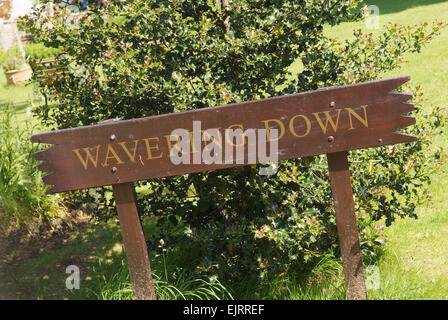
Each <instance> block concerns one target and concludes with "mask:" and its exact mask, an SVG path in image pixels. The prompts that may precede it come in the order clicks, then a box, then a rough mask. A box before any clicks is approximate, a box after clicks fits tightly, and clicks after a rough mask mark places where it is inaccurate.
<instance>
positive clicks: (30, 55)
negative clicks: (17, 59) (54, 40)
mask: <svg viewBox="0 0 448 320" xmlns="http://www.w3.org/2000/svg"><path fill="white" fill-rule="evenodd" d="M24 50H25V54H26V57H27V59H44V58H53V57H58V56H59V55H60V52H59V49H57V48H49V47H46V46H45V45H44V44H42V43H29V44H27V45H26V46H25V48H24Z"/></svg>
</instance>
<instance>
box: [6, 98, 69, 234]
mask: <svg viewBox="0 0 448 320" xmlns="http://www.w3.org/2000/svg"><path fill="white" fill-rule="evenodd" d="M0 113H1V114H0V231H2V232H5V233H7V232H10V231H13V230H17V229H19V228H25V229H27V230H28V231H29V232H30V233H31V232H33V231H37V230H36V229H38V228H39V226H40V225H46V226H50V227H51V226H52V222H53V219H55V218H59V217H61V213H62V212H63V206H62V205H61V203H62V201H61V200H62V199H60V198H59V197H58V196H50V195H46V194H45V189H46V188H45V186H44V185H42V182H41V173H40V171H38V170H37V164H38V161H36V160H35V159H34V152H36V151H37V146H36V145H33V144H32V143H31V141H30V140H29V137H30V135H31V133H32V127H30V126H29V125H28V124H26V126H25V127H23V128H20V127H17V126H15V125H14V123H15V122H16V121H15V119H14V111H13V110H12V108H10V107H9V106H7V107H4V106H3V107H2V108H1V109H0Z"/></svg>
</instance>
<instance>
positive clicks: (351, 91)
mask: <svg viewBox="0 0 448 320" xmlns="http://www.w3.org/2000/svg"><path fill="white" fill-rule="evenodd" d="M408 80H409V77H399V78H393V79H387V80H379V81H372V82H366V83H360V84H355V85H349V86H343V87H332V88H323V89H319V90H316V91H311V92H305V93H299V94H294V95H287V96H282V97H275V98H270V99H264V100H258V101H251V102H245V103H238V104H231V105H226V106H220V107H211V108H204V109H200V110H194V111H187V112H180V113H174V114H167V115H161V116H155V117H148V118H141V119H133V120H126V121H115V122H109V123H105V124H99V125H94V126H87V127H79V128H73V129H66V130H60V131H53V132H47V133H40V134H36V135H33V136H32V137H31V140H32V141H33V142H41V143H45V144H53V145H54V146H52V147H50V148H48V149H46V150H43V151H41V152H38V153H36V158H37V159H39V160H43V161H44V162H43V163H41V164H40V165H39V169H40V170H42V171H49V172H51V173H50V174H48V175H46V176H45V177H44V178H43V181H44V182H45V183H46V184H48V185H53V186H54V187H53V188H51V189H50V190H49V191H48V192H49V193H56V192H62V191H68V190H76V189H84V188H90V187H97V186H104V185H113V184H117V183H125V182H132V181H137V180H144V179H152V178H158V177H166V176H173V175H180V174H185V173H193V172H200V171H205V170H215V169H220V168H226V167H233V166H238V165H241V164H235V163H233V164H225V163H221V164H217V163H214V164H204V163H201V164H181V165H175V164H173V163H172V162H171V161H170V157H169V148H170V146H169V145H168V142H167V138H169V136H170V135H171V133H172V131H173V130H174V129H178V128H183V129H186V130H189V131H191V130H192V129H193V121H197V120H200V121H201V128H202V129H203V130H206V129H211V128H218V130H219V131H220V132H221V134H222V136H225V133H224V130H225V129H226V128H232V126H233V128H235V127H241V128H243V130H246V129H250V128H253V129H263V128H267V129H273V128H277V129H278V130H279V133H280V134H281V135H282V136H281V139H279V141H278V160H285V159H291V158H299V157H306V156H313V155H319V154H327V153H335V152H341V151H347V150H354V149H360V148H368V147H376V146H382V145H387V144H396V143H401V142H409V141H415V140H416V139H417V138H416V137H414V136H409V135H405V134H402V133H398V132H397V130H398V129H401V128H404V127H406V126H409V125H412V124H414V123H415V119H414V118H413V117H410V116H404V115H403V114H405V113H407V112H410V111H412V110H413V105H412V104H409V103H407V102H406V101H407V100H409V99H411V98H412V95H409V94H399V93H392V92H391V91H392V90H394V89H395V88H397V87H399V86H400V85H402V84H403V83H405V82H406V81H408ZM330 119H331V120H330ZM331 121H333V122H331ZM112 137H113V139H112ZM145 139H146V140H145ZM224 140H225V139H224ZM226 142H227V141H226ZM246 147H247V144H246ZM135 149H136V150H135ZM110 150H112V151H114V152H115V154H116V157H115V156H114V154H113V153H112V151H110ZM76 151H77V152H78V153H79V155H76V153H75V152H76ZM108 151H110V152H111V153H108ZM87 152H89V153H91V155H92V159H93V160H95V161H90V160H88V157H87ZM248 152H249V151H248V149H247V148H246V149H245V160H246V162H245V163H247V159H248ZM192 153H193V152H192ZM107 155H109V156H110V157H111V158H110V159H109V160H107ZM111 155H112V156H111ZM133 155H135V156H133ZM191 156H192V158H193V155H191ZM82 158H84V160H86V161H87V162H86V164H87V166H84V165H83V163H82V160H81V159H82ZM117 159H120V161H118V160H117ZM112 168H115V169H114V170H112Z"/></svg>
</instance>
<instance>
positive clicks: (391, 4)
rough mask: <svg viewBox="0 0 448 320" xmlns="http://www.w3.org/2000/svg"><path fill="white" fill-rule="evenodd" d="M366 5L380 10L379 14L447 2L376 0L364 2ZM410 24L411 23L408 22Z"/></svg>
mask: <svg viewBox="0 0 448 320" xmlns="http://www.w3.org/2000/svg"><path fill="white" fill-rule="evenodd" d="M364 2H365V3H366V4H367V5H376V6H378V8H379V9H380V14H390V13H397V12H401V11H404V10H407V9H413V8H415V7H421V6H428V5H432V4H437V3H442V2H447V0H400V1H392V0H376V1H364ZM409 24H412V21H410V22H409Z"/></svg>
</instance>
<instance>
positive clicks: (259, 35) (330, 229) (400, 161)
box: [23, 0, 445, 280]
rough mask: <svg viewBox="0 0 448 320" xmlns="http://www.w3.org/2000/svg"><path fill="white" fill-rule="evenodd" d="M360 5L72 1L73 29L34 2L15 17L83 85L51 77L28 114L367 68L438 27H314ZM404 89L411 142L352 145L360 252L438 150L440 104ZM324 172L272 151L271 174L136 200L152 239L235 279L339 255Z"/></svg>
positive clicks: (192, 178) (250, 94)
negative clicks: (76, 12) (411, 99)
mask: <svg viewBox="0 0 448 320" xmlns="http://www.w3.org/2000/svg"><path fill="white" fill-rule="evenodd" d="M42 2H47V1H42ZM360 5H361V1H358V0H350V1H342V0H332V1H327V0H325V1H324V0H315V1H268V0H257V1H255V0H249V1H248V0H244V1H243V0H235V1H232V2H226V1H213V0H198V1H194V2H193V1H187V0H175V1H168V0H157V1H155V0H150V1H148V0H145V1H143V0H136V1H132V2H123V1H118V0H117V1H107V2H106V3H103V4H100V5H98V6H95V5H91V6H89V7H88V8H87V9H86V10H87V11H81V12H82V14H81V15H80V21H79V28H71V27H68V26H67V25H66V24H64V23H63V22H64V21H65V19H66V18H67V16H66V14H67V12H66V11H64V10H59V11H56V12H55V14H54V16H53V17H52V18H49V17H41V13H39V12H37V13H36V18H27V19H25V20H23V23H24V25H25V26H26V28H27V29H29V30H30V31H31V32H32V33H33V35H34V36H35V37H37V38H39V39H40V41H42V42H44V43H45V44H46V45H47V46H52V47H58V48H59V47H60V48H62V50H63V52H64V54H67V56H69V57H71V59H73V61H74V62H75V63H76V64H78V65H86V66H88V70H89V73H88V77H87V78H86V79H85V81H83V83H82V85H81V84H80V82H79V79H76V77H74V76H72V77H71V78H70V79H67V80H64V81H62V82H58V83H57V84H55V85H54V86H53V87H52V88H50V89H51V95H52V98H53V99H54V100H57V101H59V105H58V106H57V107H52V108H49V107H46V106H42V107H41V108H40V109H38V110H37V114H38V116H39V117H40V119H42V121H43V122H44V123H46V124H49V125H55V126H57V127H59V128H68V127H74V126H79V125H89V124H96V123H98V122H100V121H102V120H105V119H108V118H117V117H119V118H122V119H130V118H137V117H143V116H151V115H156V114H162V113H169V112H177V111H184V110H190V109H196V108H202V107H207V106H214V105H221V104H226V103H232V102H241V101H248V100H254V99H259V98H265V97H271V96H274V95H283V94H289V93H296V92H301V91H305V90H313V89H317V88H318V87H324V86H331V85H343V84H350V83H355V82H360V81H367V80H373V79H377V78H378V77H379V76H380V74H381V73H383V72H386V71H389V70H393V69H395V68H397V67H398V66H399V64H400V63H402V62H403V61H402V55H403V54H404V53H406V52H418V51H419V50H420V49H421V48H422V46H423V45H424V44H425V43H427V42H428V41H429V40H431V39H432V38H433V37H434V36H435V35H437V34H438V32H439V30H440V29H441V28H442V27H443V26H444V25H443V24H440V23H435V24H434V25H431V26H430V25H428V24H424V25H421V26H413V27H404V26H397V25H389V26H388V27H386V28H384V30H383V32H382V34H380V35H379V36H378V37H377V38H375V37H373V36H372V35H369V34H367V35H366V34H363V33H362V32H360V31H356V32H355V39H354V40H352V41H346V42H345V43H339V42H338V41H337V40H335V39H329V38H327V37H326V36H325V35H324V34H323V26H324V25H325V24H329V25H332V26H333V25H337V24H339V23H341V22H345V21H356V20H358V19H360V18H361V17H362V12H363V11H360V10H359V7H360ZM42 23H44V24H43V25H42ZM45 25H51V28H50V27H48V28H47V27H45ZM42 26H44V27H43V29H42ZM298 59H299V60H300V61H301V62H302V67H301V70H300V72H298V74H294V75H293V74H292V73H291V71H290V69H289V68H290V66H291V64H292V63H293V62H295V61H296V60H298ZM412 91H413V92H414V93H415V96H416V99H415V103H416V105H417V112H416V115H417V117H418V124H417V125H416V126H413V127H412V128H410V129H407V130H406V132H409V133H414V134H416V135H418V136H419V137H420V140H419V141H417V142H414V143H408V144H402V145H397V146H392V147H381V148H375V149H369V150H359V151H354V152H351V153H350V161H351V163H352V166H351V172H352V177H353V188H354V192H355V195H356V197H357V201H356V206H357V207H356V209H357V212H358V213H359V215H358V223H359V230H360V237H361V241H362V249H363V252H364V254H374V245H375V244H376V243H380V241H379V236H380V234H379V232H378V230H376V229H375V227H374V222H375V221H379V220H381V219H383V218H385V221H386V224H387V225H390V224H391V223H392V222H393V221H394V219H395V218H396V217H404V216H411V217H415V207H416V205H417V204H418V203H420V202H421V201H423V200H424V199H425V185H426V184H427V183H429V175H428V174H429V172H430V170H431V168H432V166H433V164H434V162H435V161H436V160H437V153H436V154H434V153H430V152H428V150H427V146H428V145H429V136H430V134H431V132H434V130H435V129H437V128H438V127H440V126H441V123H443V122H444V119H445V118H444V114H443V113H440V112H438V111H435V112H434V113H433V114H431V115H427V117H426V118H425V117H423V116H422V115H421V111H420V99H419V98H420V97H421V95H420V93H419V91H418V88H415V89H412ZM327 171H328V169H327V163H326V159H325V157H324V156H320V157H313V158H305V159H297V160H291V161H283V162H282V163H281V165H280V168H279V170H278V173H277V174H276V175H275V176H260V175H258V174H257V173H258V170H257V168H252V167H250V166H246V167H242V168H233V169H226V170H218V171H213V172H206V173H200V174H191V175H185V176H180V177H172V178H166V179H156V180H152V181H149V182H140V183H138V187H139V190H141V191H142V192H139V195H138V201H139V207H140V209H141V212H142V214H144V215H156V216H157V219H158V223H159V225H160V226H163V228H164V229H165V230H167V231H166V232H164V233H160V234H159V235H158V237H159V238H163V239H164V240H165V241H166V242H167V243H179V241H183V242H185V243H186V244H187V245H188V246H189V248H190V250H192V251H199V252H201V255H202V256H203V260H202V262H201V263H199V264H198V270H199V271H201V272H204V273H207V272H210V273H216V272H219V273H220V274H221V275H222V276H223V278H229V279H233V280H238V279H242V278H247V277H252V276H253V277H265V276H266V275H283V274H285V273H288V272H292V271H294V270H303V269H305V268H306V267H308V266H310V265H311V264H312V263H314V261H315V260H316V259H317V258H319V257H320V256H322V255H323V254H324V253H327V252H332V251H333V252H335V254H338V241H337V233H336V225H335V218H334V209H333V203H332V198H331V191H330V187H329V177H328V173H327ZM101 194H105V192H104V190H103V191H100V193H99V194H97V195H96V196H95V197H93V196H92V195H91V194H89V193H88V192H80V193H76V194H75V195H76V197H79V195H81V196H82V195H85V197H84V198H83V201H87V200H88V199H90V200H91V202H92V203H94V204H95V203H96V208H98V209H107V210H110V208H111V204H113V203H111V202H108V201H109V200H108V198H107V197H103V196H101ZM78 199H79V198H78ZM109 212H111V211H109ZM173 230H175V232H174V231H173ZM179 231H180V232H179ZM154 240H157V239H154Z"/></svg>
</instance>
